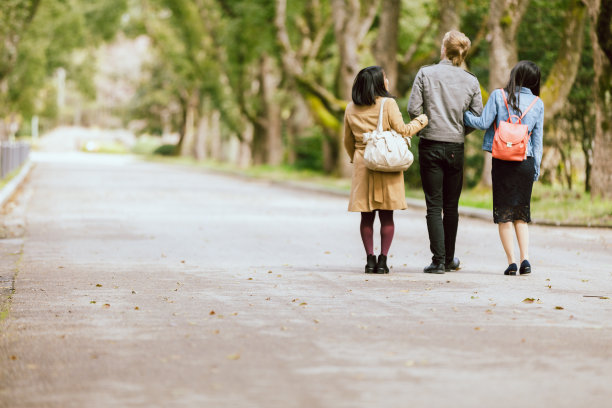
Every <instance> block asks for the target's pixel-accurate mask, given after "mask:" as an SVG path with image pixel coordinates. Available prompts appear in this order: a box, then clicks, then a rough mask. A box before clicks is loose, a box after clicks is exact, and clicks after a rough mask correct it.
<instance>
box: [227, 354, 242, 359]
mask: <svg viewBox="0 0 612 408" xmlns="http://www.w3.org/2000/svg"><path fill="white" fill-rule="evenodd" d="M227 359H228V360H238V359H240V354H238V353H234V354H229V355H228V356H227Z"/></svg>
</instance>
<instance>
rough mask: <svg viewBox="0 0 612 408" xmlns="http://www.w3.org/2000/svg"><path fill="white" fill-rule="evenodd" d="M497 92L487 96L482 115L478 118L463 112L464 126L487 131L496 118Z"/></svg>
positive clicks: (469, 112) (470, 113)
mask: <svg viewBox="0 0 612 408" xmlns="http://www.w3.org/2000/svg"><path fill="white" fill-rule="evenodd" d="M498 92H499V91H498V90H495V91H493V92H491V95H490V96H489V100H488V101H487V104H486V105H485V107H484V109H483V110H482V114H481V115H480V117H479V116H477V115H474V114H473V113H472V112H471V111H469V110H468V111H465V113H464V114H463V123H464V124H465V126H469V127H471V128H475V129H482V130H485V129H488V128H489V127H491V124H492V123H493V121H494V120H495V118H496V117H497V102H496V100H497V93H498Z"/></svg>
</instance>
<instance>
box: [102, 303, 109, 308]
mask: <svg viewBox="0 0 612 408" xmlns="http://www.w3.org/2000/svg"><path fill="white" fill-rule="evenodd" d="M102 307H103V308H105V309H108V308H109V307H110V304H108V303H105V304H103V305H102Z"/></svg>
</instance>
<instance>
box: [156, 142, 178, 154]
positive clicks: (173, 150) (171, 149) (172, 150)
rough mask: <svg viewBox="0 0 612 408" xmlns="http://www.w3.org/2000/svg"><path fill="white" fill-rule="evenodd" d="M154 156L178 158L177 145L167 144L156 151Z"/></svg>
mask: <svg viewBox="0 0 612 408" xmlns="http://www.w3.org/2000/svg"><path fill="white" fill-rule="evenodd" d="M153 154H158V155H160V156H176V155H177V154H178V149H177V146H176V145H172V144H165V145H161V146H159V147H158V148H157V149H155V150H154V151H153Z"/></svg>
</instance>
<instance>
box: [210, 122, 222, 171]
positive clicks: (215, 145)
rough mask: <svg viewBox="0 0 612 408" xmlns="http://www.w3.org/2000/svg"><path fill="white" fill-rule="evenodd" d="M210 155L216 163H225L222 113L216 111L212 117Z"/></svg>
mask: <svg viewBox="0 0 612 408" xmlns="http://www.w3.org/2000/svg"><path fill="white" fill-rule="evenodd" d="M210 142H211V143H210V155H211V157H212V158H213V159H214V160H216V161H219V162H220V161H223V141H222V138H221V112H219V111H218V110H214V111H213V112H212V114H211V115H210Z"/></svg>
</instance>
